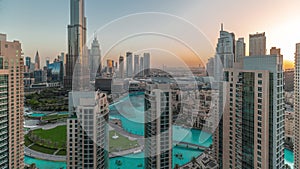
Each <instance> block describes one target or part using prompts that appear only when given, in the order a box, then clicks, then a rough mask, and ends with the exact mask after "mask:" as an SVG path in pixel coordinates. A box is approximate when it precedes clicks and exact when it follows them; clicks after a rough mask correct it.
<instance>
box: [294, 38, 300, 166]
mask: <svg viewBox="0 0 300 169" xmlns="http://www.w3.org/2000/svg"><path fill="white" fill-rule="evenodd" d="M294 79H295V80H294V110H295V130H294V131H295V141H294V153H295V154H294V158H295V164H294V165H295V166H294V167H295V168H297V169H298V168H300V43H297V44H296V52H295V72H294Z"/></svg>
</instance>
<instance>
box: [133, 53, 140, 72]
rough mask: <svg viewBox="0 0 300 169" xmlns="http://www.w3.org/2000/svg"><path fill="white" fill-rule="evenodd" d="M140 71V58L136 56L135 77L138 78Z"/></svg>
mask: <svg viewBox="0 0 300 169" xmlns="http://www.w3.org/2000/svg"><path fill="white" fill-rule="evenodd" d="M139 71H140V56H139V55H134V75H135V76H136V75H137V74H138V73H139Z"/></svg>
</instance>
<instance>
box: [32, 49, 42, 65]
mask: <svg viewBox="0 0 300 169" xmlns="http://www.w3.org/2000/svg"><path fill="white" fill-rule="evenodd" d="M34 64H35V70H40V69H41V61H40V56H39V51H36V55H35V58H34Z"/></svg>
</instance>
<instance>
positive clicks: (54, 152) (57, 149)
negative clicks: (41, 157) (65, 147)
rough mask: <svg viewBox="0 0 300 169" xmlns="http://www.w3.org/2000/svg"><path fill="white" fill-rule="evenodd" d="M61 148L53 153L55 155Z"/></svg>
mask: <svg viewBox="0 0 300 169" xmlns="http://www.w3.org/2000/svg"><path fill="white" fill-rule="evenodd" d="M60 150H61V148H59V149H57V150H56V151H55V152H54V153H53V155H56V154H57V153H58V152H59V151H60Z"/></svg>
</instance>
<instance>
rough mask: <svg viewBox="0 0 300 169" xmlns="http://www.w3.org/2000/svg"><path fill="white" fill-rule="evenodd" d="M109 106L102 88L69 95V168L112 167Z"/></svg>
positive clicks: (94, 168)
mask: <svg viewBox="0 0 300 169" xmlns="http://www.w3.org/2000/svg"><path fill="white" fill-rule="evenodd" d="M108 106H109V103H108V101H107V96H106V94H104V93H100V92H98V91H97V92H72V93H70V94H69V111H70V112H71V115H70V117H69V119H68V120H67V167H68V169H72V168H82V169H108V166H109V157H108V148H109V147H108V113H109V109H108Z"/></svg>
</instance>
